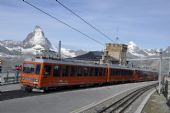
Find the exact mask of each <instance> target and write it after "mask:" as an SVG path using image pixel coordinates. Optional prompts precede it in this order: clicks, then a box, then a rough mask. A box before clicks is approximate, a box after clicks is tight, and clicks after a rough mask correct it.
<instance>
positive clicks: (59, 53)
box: [58, 41, 61, 60]
mask: <svg viewBox="0 0 170 113" xmlns="http://www.w3.org/2000/svg"><path fill="white" fill-rule="evenodd" d="M58 58H59V60H61V41H59V45H58Z"/></svg>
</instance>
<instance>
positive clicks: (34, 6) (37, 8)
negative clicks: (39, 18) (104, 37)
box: [23, 0, 104, 46]
mask: <svg viewBox="0 0 170 113" xmlns="http://www.w3.org/2000/svg"><path fill="white" fill-rule="evenodd" d="M23 2H25V3H26V4H28V5H30V6H31V7H33V8H35V9H37V10H39V11H40V12H42V13H44V14H46V15H47V16H49V17H51V18H53V19H54V20H56V21H58V22H60V23H62V24H64V25H66V26H67V27H69V28H71V29H72V30H74V31H77V32H79V33H80V34H82V35H84V36H85V37H87V38H89V39H91V40H93V41H95V42H96V43H98V44H100V45H102V46H103V45H104V44H103V43H101V42H100V41H98V40H96V39H94V38H92V37H91V36H89V35H87V34H85V33H83V32H81V31H80V30H78V29H76V28H74V27H72V26H71V25H69V24H67V23H65V22H63V21H61V20H59V19H58V18H56V17H55V16H53V15H51V14H49V13H47V12H45V11H44V10H42V9H40V8H38V7H37V6H35V5H33V4H31V3H29V2H27V1H25V0H23Z"/></svg>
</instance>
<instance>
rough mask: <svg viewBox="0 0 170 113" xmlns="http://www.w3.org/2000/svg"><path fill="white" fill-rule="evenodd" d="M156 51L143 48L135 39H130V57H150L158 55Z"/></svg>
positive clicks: (128, 52)
mask: <svg viewBox="0 0 170 113" xmlns="http://www.w3.org/2000/svg"><path fill="white" fill-rule="evenodd" d="M156 51H157V50H156V49H141V48H139V47H138V46H137V45H136V44H135V43H134V42H133V41H130V42H129V43H128V51H127V55H128V56H129V57H150V56H155V55H157V53H156Z"/></svg>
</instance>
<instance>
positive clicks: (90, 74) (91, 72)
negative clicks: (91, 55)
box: [89, 67, 94, 76]
mask: <svg viewBox="0 0 170 113" xmlns="http://www.w3.org/2000/svg"><path fill="white" fill-rule="evenodd" d="M89 76H94V68H92V67H91V68H89Z"/></svg>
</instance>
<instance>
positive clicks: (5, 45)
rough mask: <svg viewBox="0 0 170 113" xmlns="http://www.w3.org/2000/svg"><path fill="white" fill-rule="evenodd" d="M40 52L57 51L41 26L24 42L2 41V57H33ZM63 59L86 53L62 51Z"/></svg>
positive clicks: (0, 45) (64, 49)
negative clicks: (21, 55)
mask: <svg viewBox="0 0 170 113" xmlns="http://www.w3.org/2000/svg"><path fill="white" fill-rule="evenodd" d="M39 50H53V51H57V48H55V46H54V45H52V44H51V42H50V41H49V40H48V39H47V38H46V37H45V34H44V32H43V30H42V28H41V27H40V26H35V28H34V30H33V31H32V32H30V33H29V34H28V35H27V36H26V38H25V39H24V40H23V41H12V40H5V41H0V56H5V57H7V56H8V57H11V56H18V55H20V54H23V55H33V54H35V53H36V51H39ZM61 53H62V57H64V58H67V57H75V56H77V55H81V54H84V53H86V51H83V50H77V51H74V50H70V49H66V48H62V49H61Z"/></svg>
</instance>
